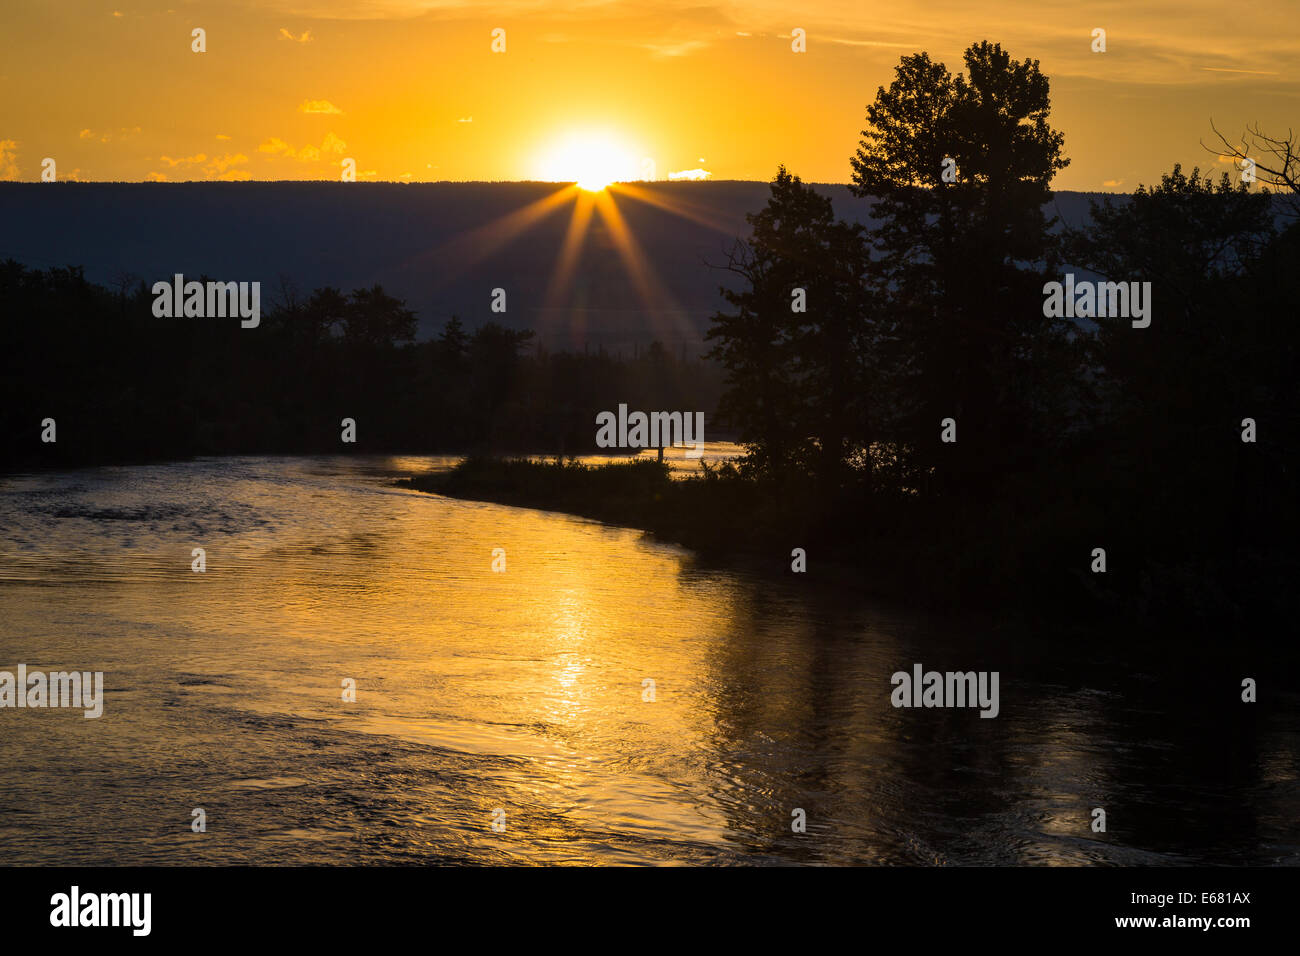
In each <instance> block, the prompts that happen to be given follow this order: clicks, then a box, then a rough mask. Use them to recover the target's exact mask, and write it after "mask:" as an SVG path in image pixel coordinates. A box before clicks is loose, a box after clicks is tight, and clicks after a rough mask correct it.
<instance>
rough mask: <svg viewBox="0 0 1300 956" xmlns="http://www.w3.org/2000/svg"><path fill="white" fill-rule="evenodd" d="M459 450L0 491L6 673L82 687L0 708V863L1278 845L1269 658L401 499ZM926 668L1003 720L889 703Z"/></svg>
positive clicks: (630, 534) (491, 859)
mask: <svg viewBox="0 0 1300 956" xmlns="http://www.w3.org/2000/svg"><path fill="white" fill-rule="evenodd" d="M450 462H451V460H450V459H438V458H387V457H328V458H231V459H200V460H197V461H191V462H183V463H175V464H164V465H141V466H124V467H102V468H90V469H81V470H75V471H68V472H63V473H44V474H36V475H14V476H9V477H7V478H4V479H0V527H2V528H3V533H2V534H0V618H2V620H3V630H2V632H0V633H2V634H3V637H2V640H0V669H7V670H13V669H14V668H16V666H17V665H18V664H20V663H23V664H26V665H27V667H28V669H29V670H34V669H47V670H71V669H76V670H82V671H102V672H103V674H104V684H105V694H104V712H103V716H102V717H100V718H98V719H86V718H84V717H83V716H82V713H81V712H80V711H71V710H56V709H46V710H39V709H24V710H18V709H0V754H2V755H3V760H0V859H3V860H4V862H6V863H18V864H55V863H63V864H182V863H203V864H213V863H215V864H231V863H247V864H315V863H330V864H333V863H342V864H348V863H367V864H374V863H379V864H387V863H419V862H442V863H458V862H463V863H476V864H520V863H559V864H571V863H616V864H617V863H655V864H691V863H726V864H737V863H742V864H743V863H760V864H781V863H822V864H844V863H857V864H876V863H903V864H954V865H955V864H1042V865H1072V864H1087V863H1111V864H1125V863H1132V864H1177V863H1189V862H1208V863H1225V864H1227V863H1256V864H1276V863H1283V864H1291V865H1294V864H1296V863H1297V862H1300V846H1298V844H1300V838H1298V836H1297V824H1296V821H1297V820H1298V819H1300V797H1298V796H1297V787H1296V779H1297V762H1298V760H1297V753H1300V747H1298V746H1297V744H1300V720H1298V719H1297V714H1300V707H1297V706H1296V704H1297V698H1296V693H1295V682H1294V681H1293V680H1292V681H1290V682H1289V683H1290V687H1291V690H1290V691H1289V692H1288V691H1287V690H1286V689H1285V688H1283V687H1281V686H1279V684H1280V683H1281V679H1280V675H1277V674H1270V673H1267V672H1264V670H1263V668H1262V666H1261V668H1260V673H1257V674H1250V675H1239V674H1238V670H1237V669H1234V666H1235V665H1236V660H1235V659H1233V660H1225V659H1224V658H1223V657H1222V656H1215V657H1206V658H1204V659H1198V660H1190V661H1181V662H1180V663H1177V664H1171V663H1169V661H1170V657H1169V655H1167V654H1166V653H1164V652H1157V651H1154V650H1152V651H1150V652H1145V651H1143V650H1141V649H1140V648H1137V649H1135V648H1134V647H1129V648H1128V649H1124V648H1123V647H1120V648H1119V649H1117V650H1112V651H1103V650H1099V649H1097V648H1095V647H1091V646H1089V643H1088V642H1087V641H1079V640H1076V639H1066V638H1065V636H1064V632H1062V633H1060V634H1057V633H1052V632H1050V631H1040V632H1037V633H1033V634H1029V635H1026V634H1025V633H1023V632H1017V633H1016V634H1014V635H1010V634H1008V632H1007V629H1006V628H1005V627H1003V626H1000V622H998V621H997V620H994V619H983V620H981V619H976V618H970V619H964V618H960V617H953V616H943V617H939V616H935V615H931V614H927V613H924V612H922V611H918V610H917V609H908V608H906V607H897V606H892V605H887V604H884V603H881V602H879V601H874V600H871V599H869V598H867V597H865V596H864V595H863V594H859V593H856V592H855V591H852V590H846V587H845V585H844V583H843V580H842V578H841V579H840V580H839V583H837V584H835V585H830V584H821V583H818V580H819V579H818V578H817V576H816V575H815V573H813V571H814V570H815V562H816V555H815V554H813V555H809V562H810V572H809V573H808V574H806V575H793V574H792V575H789V576H787V577H786V578H783V579H776V580H773V579H771V578H770V577H766V578H765V577H762V576H760V575H759V574H757V573H755V572H751V571H749V570H747V569H746V567H745V566H744V565H743V564H736V565H734V566H730V565H728V566H718V565H710V564H704V563H701V562H700V561H699V560H697V559H696V557H694V556H693V555H692V554H691V553H690V552H688V551H686V550H684V549H682V548H678V547H675V546H672V545H670V544H665V543H662V542H658V541H655V540H653V539H651V538H648V537H646V536H644V535H642V534H641V533H639V532H637V531H634V530H630V529H622V528H613V527H608V526H605V525H602V524H600V523H597V522H593V521H588V520H583V519H578V518H573V517H569V516H565V515H558V514H551V513H543V512H537V511H530V510H525V509H519V508H511V507H504V506H498V505H494V504H487V503H482V502H468V501H456V500H449V499H444V498H440V497H437V496H431V495H426V494H421V493H418V492H413V491H407V490H404V489H398V488H395V487H393V486H392V481H393V479H395V478H397V477H402V476H408V475H412V474H418V473H421V472H424V471H428V470H430V469H436V468H445V467H448V466H449V464H450ZM793 544H797V542H796V543H793ZM792 546H793V545H792ZM195 548H202V549H204V551H205V560H206V570H205V571H204V572H202V573H197V572H195V571H193V570H192V569H191V563H192V561H193V560H194V558H193V549H195ZM494 549H503V551H504V561H505V570H504V571H494V570H493V567H492V566H493V561H494ZM498 555H500V552H498ZM917 663H920V664H923V665H924V666H925V667H926V668H927V669H929V668H932V667H933V668H936V669H938V670H941V671H946V670H967V669H973V670H988V671H997V672H999V674H1000V692H1001V700H1000V710H999V713H998V716H997V717H996V718H994V719H982V718H981V717H980V716H979V713H978V711H976V710H972V709H961V708H947V709H926V708H896V707H894V706H893V705H892V704H891V702H890V694H891V690H892V685H891V683H890V676H891V675H892V674H893V673H894V672H896V671H900V670H901V671H910V670H911V669H912V667H913V665H914V664H917ZM1241 666H1242V667H1250V666H1252V664H1251V662H1250V661H1247V662H1246V663H1244V664H1241ZM1189 675H1195V676H1189ZM1240 676H1254V677H1257V678H1259V679H1260V682H1261V683H1260V689H1261V701H1260V703H1258V704H1255V705H1250V704H1243V703H1241V702H1240V701H1239V700H1238V699H1237V695H1238V694H1239V690H1237V689H1236V686H1237V684H1238V683H1239V680H1240ZM348 681H354V682H355V687H356V692H355V701H348V700H345V699H343V698H344V696H345V693H344V685H345V683H346V682H348ZM647 681H652V682H653V684H652V685H651V684H648V683H647ZM1206 694H1208V695H1210V696H1211V697H1212V698H1213V700H1212V701H1211V702H1210V703H1208V704H1207V703H1206V701H1205V698H1204V695H1206ZM650 698H653V699H650ZM1252 708H1253V709H1252ZM1094 808H1101V809H1104V810H1105V811H1106V814H1107V830H1106V832H1093V831H1092V829H1091V827H1090V823H1091V821H1092V819H1093V816H1092V811H1093V809H1094ZM196 809H201V810H202V811H203V819H204V821H205V823H206V831H205V832H194V830H193V829H192V825H191V824H192V821H193V820H194V819H196V817H195V810H196ZM799 811H802V818H803V819H804V820H806V829H805V831H804V832H795V829H794V828H793V827H792V823H794V822H795V821H797V820H798V819H800V816H801V814H800V812H799ZM494 823H495V824H496V828H495V829H494V827H493V824H494Z"/></svg>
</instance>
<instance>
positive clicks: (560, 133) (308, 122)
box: [0, 0, 1300, 191]
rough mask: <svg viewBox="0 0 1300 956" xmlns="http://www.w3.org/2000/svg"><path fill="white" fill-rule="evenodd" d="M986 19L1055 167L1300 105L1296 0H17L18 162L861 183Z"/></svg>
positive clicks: (6, 108)
mask: <svg viewBox="0 0 1300 956" xmlns="http://www.w3.org/2000/svg"><path fill="white" fill-rule="evenodd" d="M195 27H202V28H203V29H204V30H206V33H207V38H206V39H207V51H206V52H205V53H194V52H192V51H191V30H192V29H193V28H195ZM796 27H798V28H801V29H803V30H805V31H806V33H807V52H806V53H801V54H799V53H794V52H792V51H791V39H790V35H791V31H792V29H794V28H796ZM1095 27H1101V28H1104V29H1105V30H1106V31H1107V52H1106V53H1093V52H1092V51H1091V49H1090V44H1091V42H1092V41H1091V32H1092V30H1093V28H1095ZM494 28H501V29H504V30H505V31H506V34H505V35H506V52H505V53H493V52H492V50H491V43H492V36H491V33H492V30H493V29H494ZM982 39H990V40H994V41H998V42H1001V43H1002V44H1003V45H1004V46H1005V47H1006V48H1007V49H1009V50H1010V52H1011V53H1012V54H1013V55H1014V56H1017V57H1021V58H1023V57H1035V58H1038V59H1040V60H1041V61H1042V66H1043V69H1044V71H1045V72H1046V73H1047V74H1048V75H1049V76H1050V77H1051V79H1052V100H1053V119H1052V121H1053V124H1054V125H1055V126H1057V127H1058V128H1060V129H1062V130H1063V131H1064V133H1065V137H1066V139H1065V145H1066V154H1067V155H1068V156H1069V157H1070V158H1071V160H1072V163H1071V165H1070V167H1069V168H1067V169H1066V170H1065V171H1064V172H1063V173H1062V174H1061V175H1060V176H1059V177H1058V178H1057V180H1056V184H1055V185H1056V186H1057V187H1058V188H1062V189H1106V190H1118V191H1129V190H1131V189H1133V188H1134V187H1136V185H1137V184H1138V183H1139V182H1151V181H1154V180H1157V179H1158V178H1159V176H1160V174H1161V173H1162V172H1164V171H1167V170H1168V169H1169V168H1170V166H1172V164H1173V163H1174V162H1177V161H1181V162H1183V163H1184V164H1187V165H1192V164H1199V165H1200V166H1201V167H1202V168H1206V167H1209V166H1212V165H1214V164H1215V163H1216V159H1215V157H1214V156H1212V155H1211V154H1209V153H1206V152H1205V151H1204V150H1203V149H1202V148H1201V147H1200V145H1199V142H1200V141H1201V140H1205V141H1206V142H1207V143H1208V142H1212V141H1213V134H1212V132H1211V130H1210V125H1209V124H1210V119H1211V118H1213V119H1214V120H1215V121H1216V123H1217V124H1218V125H1219V126H1220V127H1221V128H1223V129H1226V130H1230V131H1233V132H1234V133H1239V132H1240V130H1241V128H1242V127H1243V126H1244V125H1245V124H1247V123H1253V122H1256V121H1259V122H1260V123H1261V124H1262V125H1263V127H1264V128H1265V130H1281V131H1285V130H1286V129H1287V128H1288V127H1300V110H1298V109H1297V107H1298V106H1300V79H1298V78H1297V76H1296V70H1295V66H1296V64H1297V63H1298V62H1300V56H1298V55H1297V54H1298V53H1300V3H1298V2H1297V0H1252V3H1250V4H1247V5H1241V6H1237V5H1230V4H1223V3H1219V2H1215V3H1210V2H1204V0H1178V2H1174V0H1153V2H1145V0H1144V2H1142V3H1140V4H1138V3H1133V2H1131V0H1125V2H1090V3H1083V2H1077V0H1070V2H1065V0H1036V2H1033V3H1019V2H1017V3H1009V2H993V0H930V2H925V3H912V4H902V3H898V2H896V0H833V2H822V0H809V2H804V3H798V4H778V3H775V2H773V0H758V2H734V3H731V2H716V3H710V2H708V0H683V2H676V0H666V2H633V3H623V2H599V0H586V2H567V0H560V2H540V0H507V2H501V3H494V2H486V3H480V2H477V0H347V2H344V0H249V2H209V3H204V2H193V3H187V2H185V0H158V2H154V0H140V2H136V0H107V2H105V3H92V2H84V0H68V2H59V3H57V4H56V3H50V2H48V0H4V3H3V5H0V179H18V180H29V181H34V180H37V179H39V178H40V167H41V161H42V159H43V158H44V157H47V156H48V157H52V158H54V159H55V160H56V163H57V169H58V173H59V178H60V179H80V180H130V181H140V180H145V179H164V178H165V179H167V180H169V181H183V180H206V179H223V178H225V179H267V180H270V179H338V178H339V170H340V162H341V160H342V159H343V158H345V157H346V158H352V159H355V161H356V168H357V174H358V178H362V179H372V180H374V179H379V180H408V181H423V180H446V179H452V180H463V179H479V180H483V179H487V180H493V179H539V178H552V177H555V178H559V176H560V174H559V173H557V172H555V170H554V164H553V163H549V164H548V162H547V159H546V157H547V154H548V153H549V152H550V151H553V149H554V148H555V144H556V143H557V142H560V141H562V140H564V139H565V138H566V137H572V136H575V135H577V136H582V135H585V134H587V133H589V132H591V131H599V132H600V133H601V134H602V135H603V136H604V137H605V138H606V139H607V140H608V141H610V142H612V143H614V144H616V146H617V148H618V150H620V151H621V152H622V153H623V154H625V155H626V156H627V157H628V158H629V160H631V161H635V162H636V163H637V165H638V166H639V165H640V162H641V161H643V160H645V159H650V160H653V168H654V171H655V174H656V175H657V177H658V178H667V176H668V175H669V174H670V173H678V172H682V171H686V170H694V169H703V170H707V172H708V174H709V175H711V176H712V178H715V179H770V178H771V177H772V175H773V173H774V171H775V168H776V166H777V164H778V163H785V164H786V165H787V166H789V167H790V169H791V170H792V171H793V172H795V173H797V174H799V175H801V176H803V177H804V178H805V179H807V180H811V181H818V182H846V181H847V180H848V178H849V164H848V159H849V156H850V155H851V154H852V152H853V149H854V147H855V145H856V143H857V140H858V135H859V132H860V130H861V129H862V125H863V114H864V108H865V106H866V104H867V102H868V101H870V100H871V99H872V98H873V97H874V94H875V90H876V88H877V86H879V85H881V84H882V83H885V84H887V83H888V82H889V81H890V79H891V76H892V70H893V66H894V65H895V64H896V63H897V61H898V58H899V57H900V56H901V55H905V54H908V53H912V52H915V51H917V50H926V51H928V52H929V53H930V54H931V56H932V57H935V58H936V59H941V60H943V61H944V62H946V63H947V64H948V66H949V67H950V68H951V69H953V70H954V71H956V70H958V69H960V68H961V59H960V58H961V52H962V50H963V49H964V48H965V47H966V46H967V45H969V44H970V43H971V42H972V41H976V40H982ZM1224 168H1226V165H1224ZM569 178H577V174H576V173H574V174H572V175H571V176H570V177H569Z"/></svg>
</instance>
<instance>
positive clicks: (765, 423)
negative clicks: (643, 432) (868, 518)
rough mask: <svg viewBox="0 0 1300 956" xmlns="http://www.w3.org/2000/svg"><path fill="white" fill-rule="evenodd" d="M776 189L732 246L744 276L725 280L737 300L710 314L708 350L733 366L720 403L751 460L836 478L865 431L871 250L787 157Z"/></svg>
mask: <svg viewBox="0 0 1300 956" xmlns="http://www.w3.org/2000/svg"><path fill="white" fill-rule="evenodd" d="M771 192H772V195H771V198H770V199H769V200H768V203H767V206H766V207H765V208H764V209H763V210H762V211H761V212H759V213H757V214H751V215H750V216H748V217H747V218H748V220H749V223H750V225H751V226H753V234H752V236H751V237H750V239H749V241H748V242H740V243H737V245H736V246H735V247H734V248H733V250H732V253H731V255H730V256H729V259H728V263H727V265H726V268H728V269H729V270H730V271H732V272H734V273H736V274H737V275H738V276H740V277H741V279H742V280H743V283H744V287H743V288H741V289H740V290H729V289H723V290H722V294H723V296H724V298H725V299H726V300H727V302H728V303H729V304H730V305H732V306H733V307H734V308H735V311H734V312H719V313H718V314H716V315H715V316H714V317H713V326H712V328H711V329H710V330H709V333H708V338H709V339H710V340H712V341H715V342H716V343H717V344H716V345H715V346H714V348H713V350H712V351H711V352H710V353H709V354H710V357H712V358H716V359H718V360H719V361H720V362H721V363H722V364H723V366H724V367H725V368H726V369H727V376H728V377H727V384H728V385H729V390H728V391H727V393H726V394H725V395H724V397H723V401H722V412H723V414H724V415H725V416H726V417H727V418H728V419H729V420H730V421H731V422H732V423H733V424H734V425H735V426H737V428H738V429H739V431H740V435H741V441H742V442H743V443H744V444H745V445H746V447H747V449H748V452H749V458H748V464H749V467H750V468H751V469H753V470H754V471H756V472H758V473H760V474H764V475H769V476H773V477H787V476H789V475H790V474H792V473H794V474H809V473H812V474H816V475H817V476H818V477H819V478H820V479H821V480H822V481H823V482H824V483H826V484H828V485H831V486H835V485H838V484H839V483H840V482H841V480H842V477H843V474H844V472H845V471H846V469H847V466H848V462H849V459H850V458H853V459H854V460H856V461H861V460H863V459H864V457H865V456H863V455H861V454H859V452H860V451H861V450H862V449H863V448H865V446H866V444H867V441H868V436H867V425H866V421H867V403H866V394H867V378H868V375H867V366H868V357H869V353H870V345H871V342H870V339H871V334H872V323H871V310H870V309H869V307H868V305H869V303H868V299H867V295H866V288H867V271H868V267H869V265H870V256H869V252H868V249H867V246H866V243H865V242H864V240H863V234H862V227H861V226H858V225H855V224H849V223H846V222H843V221H841V220H837V219H836V218H835V214H834V210H833V209H832V207H831V201H830V200H829V199H828V198H826V197H825V196H822V195H820V194H819V193H817V192H816V191H815V190H813V189H812V188H811V187H810V186H807V185H805V184H804V183H803V182H802V181H801V180H800V179H799V177H798V176H793V175H791V174H790V173H789V172H787V171H786V169H785V167H784V166H782V167H780V168H779V169H778V171H777V175H776V178H775V179H774V180H773V181H772V185H771Z"/></svg>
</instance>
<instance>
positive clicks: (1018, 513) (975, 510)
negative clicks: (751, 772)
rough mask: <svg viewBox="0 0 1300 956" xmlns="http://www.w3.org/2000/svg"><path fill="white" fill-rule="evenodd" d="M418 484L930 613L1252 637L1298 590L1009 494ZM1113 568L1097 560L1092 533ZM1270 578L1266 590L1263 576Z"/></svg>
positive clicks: (1096, 512)
mask: <svg viewBox="0 0 1300 956" xmlns="http://www.w3.org/2000/svg"><path fill="white" fill-rule="evenodd" d="M397 484H398V485H399V486H401V487H407V488H411V489H413V490H416V491H422V492H427V493H431V494H438V495H444V496H447V497H451V498H462V499H469V500H478V501H490V502H495V503H498V504H507V505H513V506H517V507H525V508H534V509H540V510H546V511H557V512H562V513H566V514H572V515H579V516H582V517H587V518H593V519H596V520H599V521H603V522H606V523H609V524H615V525H621V526H625V527H631V528H637V529H640V530H643V531H646V532H648V533H650V534H652V535H654V536H655V537H657V538H660V539H663V540H665V541H670V542H673V543H676V544H680V545H683V546H685V547H688V548H691V549H692V550H695V551H697V552H699V553H700V554H701V555H702V556H705V557H706V558H712V559H723V560H744V561H746V563H748V564H752V565H754V566H756V567H757V568H759V569H761V570H763V571H765V572H767V573H770V574H775V575H788V574H792V573H794V568H793V565H794V564H795V562H796V560H797V554H796V549H802V552H803V554H804V556H805V560H806V565H805V566H806V568H807V569H808V570H807V572H806V573H807V574H808V575H809V577H810V578H819V579H822V580H825V579H826V578H828V577H835V578H837V579H839V580H840V581H842V582H844V583H847V584H850V585H851V586H853V587H855V588H857V589H858V590H860V591H862V592H865V593H867V594H871V595H873V596H876V597H880V598H885V599H890V600H902V601H908V602H912V603H914V604H917V605H919V606H924V607H927V608H930V609H934V610H946V609H956V608H965V609H971V610H984V611H994V612H996V613H998V614H1000V615H1004V616H1010V615H1015V616H1019V615H1026V616H1032V617H1035V618H1046V619H1057V620H1061V621H1067V620H1068V621H1069V622H1071V623H1073V624H1082V625H1084V626H1089V627H1092V626H1097V625H1102V624H1107V623H1113V624H1120V623H1122V624H1123V626H1124V629H1125V630H1128V629H1131V628H1132V627H1133V626H1134V625H1137V626H1140V627H1146V628H1151V629H1153V630H1155V629H1160V630H1172V631H1176V632H1179V633H1182V632H1183V631H1184V630H1186V629H1188V628H1193V627H1194V628H1195V629H1196V630H1198V631H1200V630H1206V631H1209V630H1214V631H1215V632H1216V633H1219V634H1223V633H1231V634H1236V635H1239V637H1240V639H1243V640H1249V639H1250V637H1251V635H1252V634H1254V635H1255V636H1259V634H1258V629H1259V628H1260V627H1261V626H1262V625H1263V624H1265V623H1267V622H1269V621H1277V620H1281V619H1289V618H1287V615H1291V614H1294V613H1295V608H1294V607H1293V605H1294V603H1295V599H1294V597H1293V596H1292V595H1291V594H1290V591H1289V590H1288V589H1286V588H1282V587H1275V586H1274V585H1276V583H1277V581H1278V580H1279V579H1280V578H1282V577H1285V576H1286V574H1287V573H1288V572H1287V568H1285V567H1282V566H1280V565H1277V564H1276V563H1273V564H1270V563H1269V559H1267V558H1266V557H1264V556H1261V557H1260V558H1259V560H1258V562H1257V563H1256V564H1255V565H1254V566H1251V567H1243V566H1236V565H1234V566H1229V565H1228V564H1227V563H1222V562H1216V560H1215V557H1214V556H1213V555H1188V556H1186V558H1185V559H1183V560H1182V561H1181V562H1178V563H1176V562H1174V561H1171V560H1170V559H1169V558H1168V557H1166V556H1165V555H1162V554H1160V553H1158V552H1157V551H1155V550H1154V548H1152V547H1151V546H1150V542H1148V541H1145V540H1143V536H1142V534H1141V531H1140V529H1134V528H1128V529H1126V528H1124V527H1123V526H1118V525H1117V524H1116V523H1115V522H1114V521H1113V520H1112V516H1111V515H1109V513H1108V509H1107V507H1106V506H1105V505H1103V504H1098V503H1095V502H1092V501H1088V500H1085V499H1075V500H1071V501H1060V500H1054V499H1052V498H1050V497H1045V496H1042V495H1038V496H1034V495H1032V494H1028V493H1022V489H1019V488H1015V487H1009V488H1008V489H1007V493H1006V494H1005V495H1003V496H1001V497H1000V498H999V499H998V500H995V501H983V502H980V503H979V506H978V507H974V506H972V505H971V504H969V503H964V502H961V501H942V500H937V501H936V500H922V499H920V498H918V497H911V498H906V497H897V496H891V497H888V498H886V497H884V496H879V497H872V496H870V495H868V494H865V493H858V494H856V495H847V496H845V497H842V498H840V499H838V500H834V501H828V500H825V498H824V496H822V495H819V494H818V491H817V489H815V488H813V487H811V486H810V487H797V488H795V487H787V488H781V489H777V488H772V487H766V486H763V485H761V484H760V483H758V482H755V481H751V480H748V479H746V478H743V477H741V476H740V475H739V474H737V473H736V471H735V470H734V469H732V468H729V467H725V466H723V467H709V466H707V465H706V466H705V467H704V468H703V469H702V471H701V474H700V475H699V476H697V477H691V478H685V479H683V478H680V477H679V478H677V479H676V480H674V479H673V478H671V477H670V475H669V472H668V469H667V468H665V467H664V466H663V465H661V464H659V463H657V462H654V461H634V462H629V463H613V464H604V465H594V466H593V465H584V464H581V463H578V462H574V461H563V462H561V461H555V460H551V461H536V460H521V459H498V458H490V457H470V458H466V459H465V460H463V461H462V462H460V463H459V464H458V465H457V466H456V467H455V468H453V469H452V470H451V471H449V472H444V473H440V474H430V475H423V476H418V477H414V478H409V479H402V480H399V481H398V482H397ZM1108 526H1109V527H1111V528H1113V529H1114V530H1112V531H1111V532H1109V533H1108V534H1107V535H1106V536H1105V537H1106V541H1107V544H1108V545H1109V547H1110V554H1111V561H1112V562H1114V560H1115V555H1120V556H1122V560H1123V564H1122V566H1119V567H1114V568H1111V569H1110V570H1108V571H1107V572H1106V573H1098V572H1096V571H1095V570H1094V569H1093V568H1094V563H1093V562H1094V558H1093V550H1092V549H1093V548H1094V546H1095V545H1096V543H1097V539H1098V533H1097V531H1096V529H1097V528H1105V527H1108ZM1270 581H1271V582H1273V584H1269V583H1268V582H1270Z"/></svg>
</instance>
